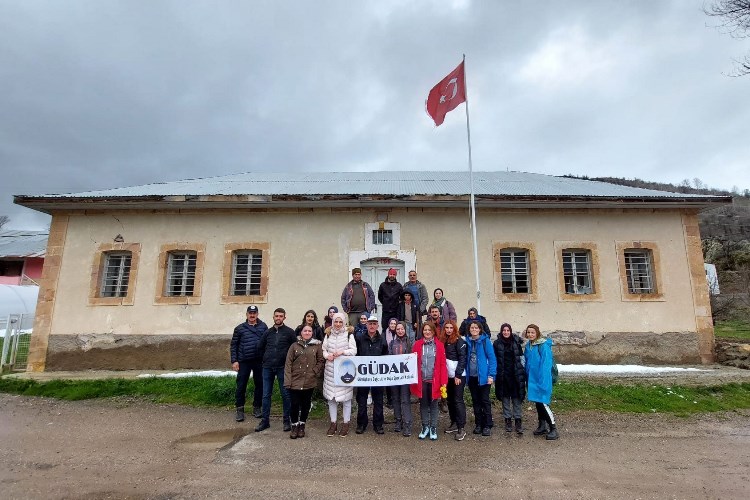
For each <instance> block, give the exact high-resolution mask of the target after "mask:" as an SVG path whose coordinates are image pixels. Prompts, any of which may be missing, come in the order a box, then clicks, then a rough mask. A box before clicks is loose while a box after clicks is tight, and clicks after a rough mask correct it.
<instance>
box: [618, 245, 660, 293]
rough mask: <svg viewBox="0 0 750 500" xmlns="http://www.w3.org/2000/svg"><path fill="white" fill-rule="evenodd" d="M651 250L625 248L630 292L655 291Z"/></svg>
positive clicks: (626, 272)
mask: <svg viewBox="0 0 750 500" xmlns="http://www.w3.org/2000/svg"><path fill="white" fill-rule="evenodd" d="M652 270H653V265H652V259H651V252H650V251H649V250H625V274H626V276H627V278H628V293H654V292H655V287H654V275H653V272H652Z"/></svg>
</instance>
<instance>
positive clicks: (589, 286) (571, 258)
mask: <svg viewBox="0 0 750 500" xmlns="http://www.w3.org/2000/svg"><path fill="white" fill-rule="evenodd" d="M562 257H563V279H564V280H565V293H570V294H574V295H588V294H591V293H594V285H593V279H592V277H591V253H590V252H589V251H588V250H563V253H562Z"/></svg>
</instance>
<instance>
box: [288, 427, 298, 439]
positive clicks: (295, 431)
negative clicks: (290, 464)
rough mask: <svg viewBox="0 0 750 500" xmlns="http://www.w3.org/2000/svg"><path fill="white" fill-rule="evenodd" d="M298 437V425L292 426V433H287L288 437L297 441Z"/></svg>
mask: <svg viewBox="0 0 750 500" xmlns="http://www.w3.org/2000/svg"><path fill="white" fill-rule="evenodd" d="M298 436H299V424H292V432H291V433H289V437H290V438H292V439H297V437H298Z"/></svg>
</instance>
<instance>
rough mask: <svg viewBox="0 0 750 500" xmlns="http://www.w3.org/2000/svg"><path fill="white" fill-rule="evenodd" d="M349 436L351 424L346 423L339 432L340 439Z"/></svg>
mask: <svg viewBox="0 0 750 500" xmlns="http://www.w3.org/2000/svg"><path fill="white" fill-rule="evenodd" d="M347 434H349V422H344V423H343V424H342V425H341V432H339V437H346V435H347Z"/></svg>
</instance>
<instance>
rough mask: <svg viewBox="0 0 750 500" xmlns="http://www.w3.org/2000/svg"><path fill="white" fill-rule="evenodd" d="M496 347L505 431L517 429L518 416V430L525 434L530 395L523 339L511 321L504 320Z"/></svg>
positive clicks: (496, 384) (499, 398) (498, 392)
mask: <svg viewBox="0 0 750 500" xmlns="http://www.w3.org/2000/svg"><path fill="white" fill-rule="evenodd" d="M493 347H494V349H495V358H496V359H497V377H495V396H497V400H498V401H502V404H503V418H505V432H513V419H515V424H516V433H518V434H519V435H521V434H523V420H522V412H523V399H524V397H525V396H526V370H525V368H524V357H523V339H521V337H519V336H518V335H516V334H515V333H513V328H511V326H510V325H509V324H508V323H503V324H502V326H501V327H500V333H498V334H497V340H495V343H494V344H493Z"/></svg>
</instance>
